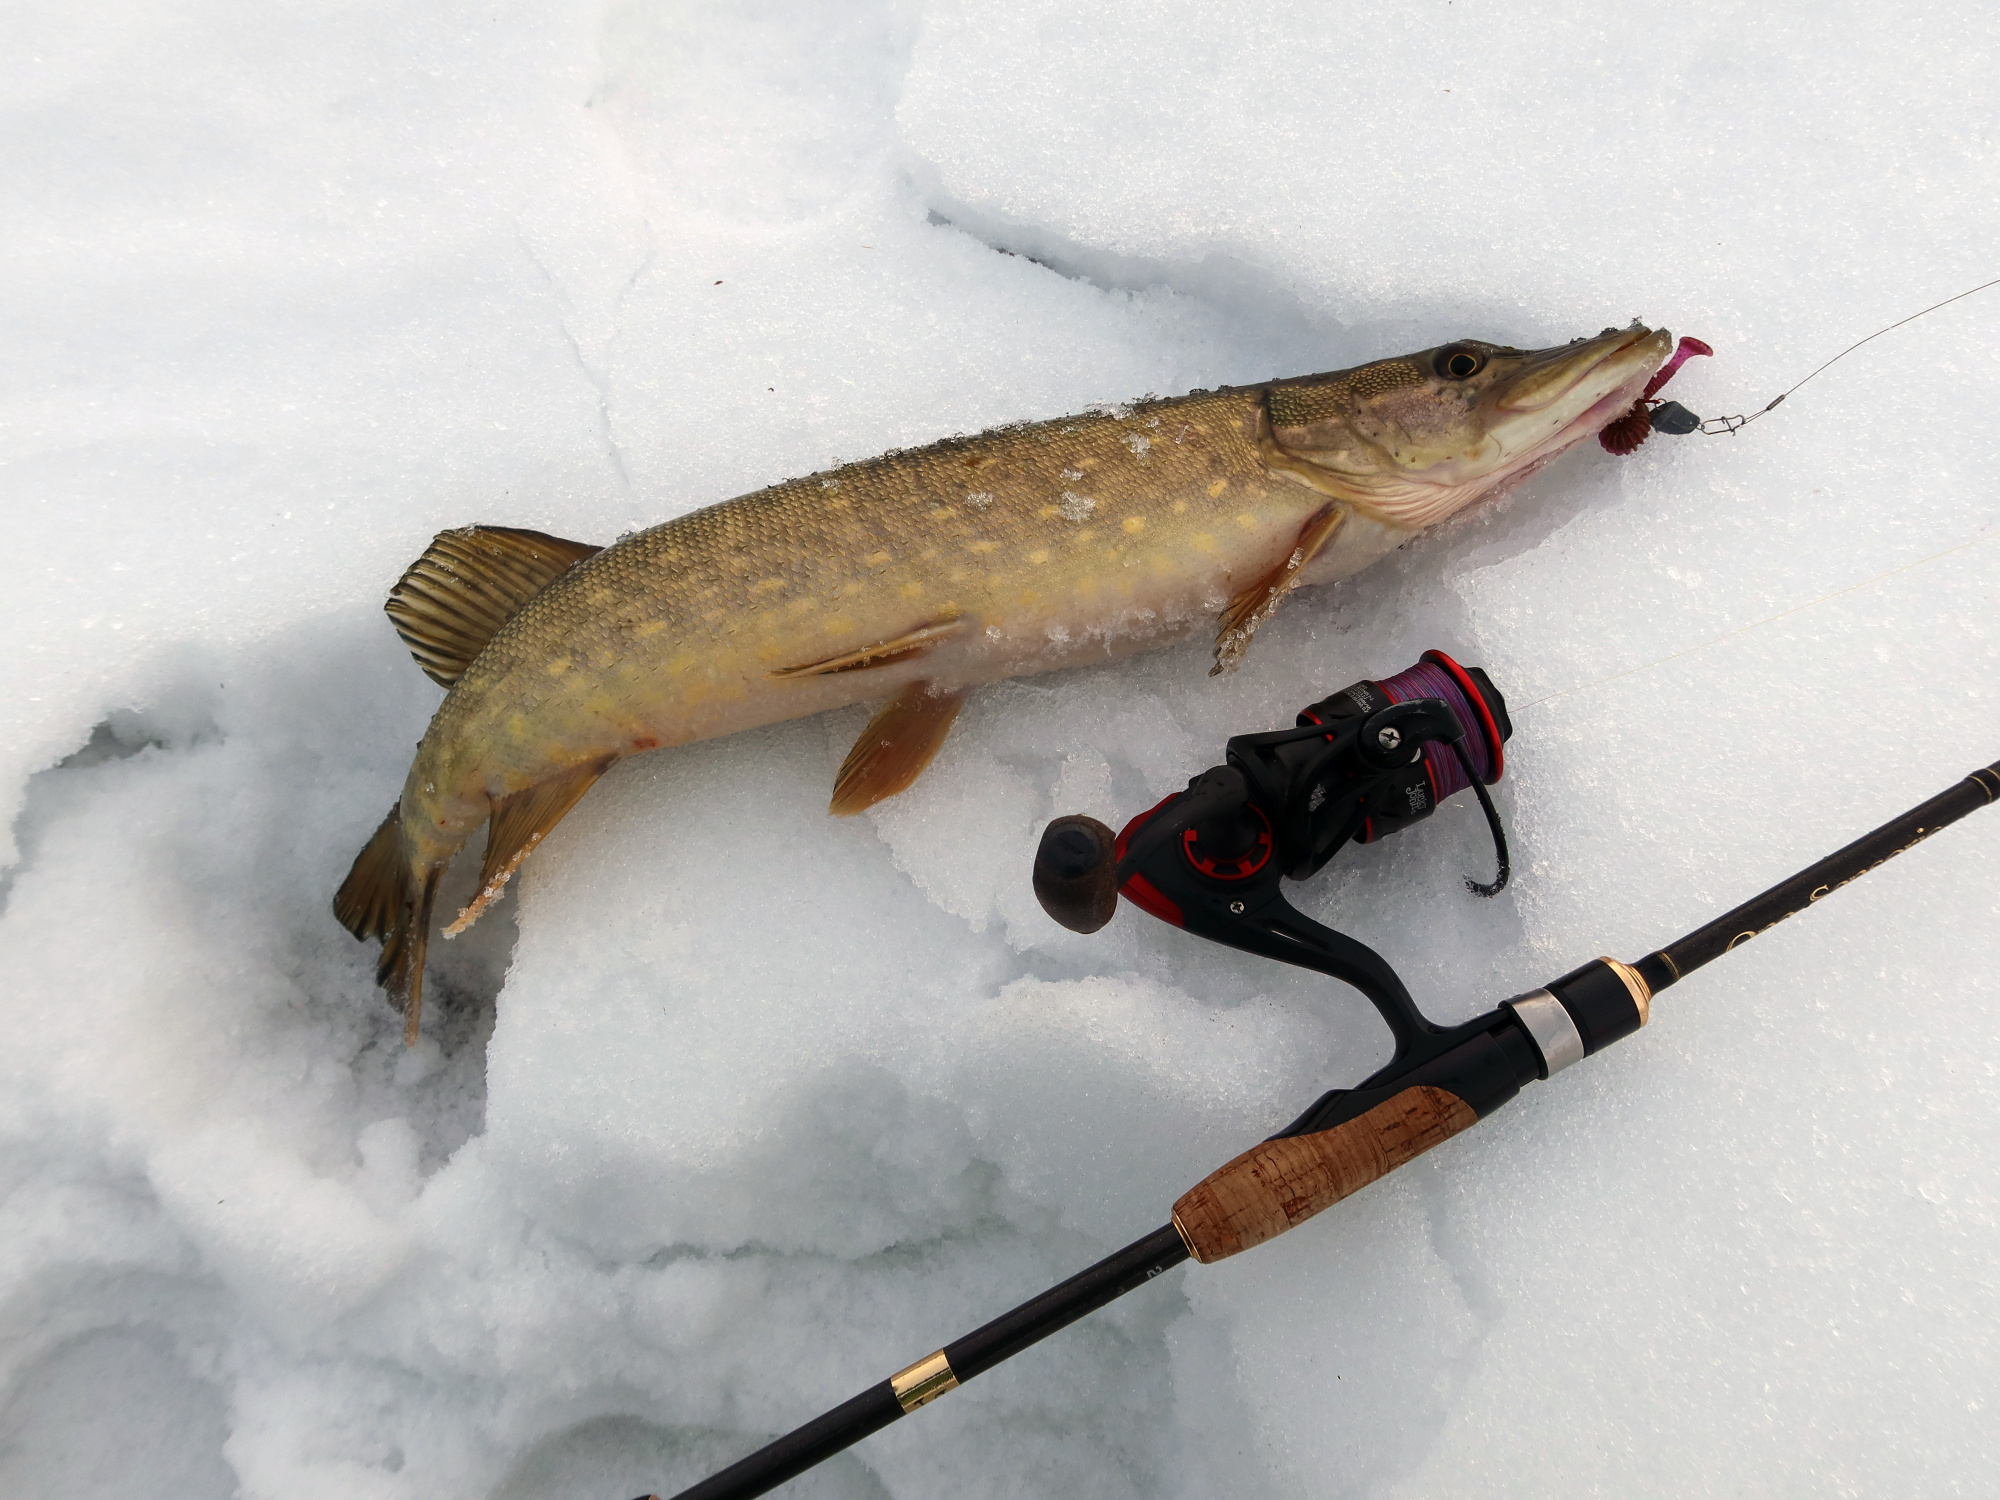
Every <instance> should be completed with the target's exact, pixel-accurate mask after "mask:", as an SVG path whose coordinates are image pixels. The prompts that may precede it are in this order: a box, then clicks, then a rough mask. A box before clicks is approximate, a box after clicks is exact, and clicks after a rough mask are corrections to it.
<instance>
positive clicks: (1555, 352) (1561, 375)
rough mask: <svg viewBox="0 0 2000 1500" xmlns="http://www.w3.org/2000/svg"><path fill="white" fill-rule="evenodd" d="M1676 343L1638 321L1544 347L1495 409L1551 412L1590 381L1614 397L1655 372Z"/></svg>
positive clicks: (1510, 384)
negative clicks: (1639, 376) (1641, 373)
mask: <svg viewBox="0 0 2000 1500" xmlns="http://www.w3.org/2000/svg"><path fill="white" fill-rule="evenodd" d="M1672 343H1673V338H1672V335H1670V334H1669V333H1668V332H1667V331H1666V330H1665V329H1664V328H1662V329H1657V330H1656V329H1651V328H1647V327H1645V326H1644V325H1642V324H1639V323H1634V324H1633V325H1632V326H1631V327H1630V328H1607V329H1605V331H1604V332H1602V333H1600V334H1599V335H1598V336H1597V337H1596V338H1594V339H1578V340H1577V341H1576V342H1575V343H1573V344H1564V345H1562V346H1561V347H1559V348H1555V349H1538V350H1536V351H1535V352H1534V353H1533V354H1531V355H1529V356H1528V358H1527V360H1526V361H1525V362H1524V363H1523V365H1522V368H1521V372H1520V373H1519V374H1518V375H1516V376H1515V377H1514V379H1512V380H1511V381H1509V382H1508V384H1507V388H1506V389H1505V390H1504V391H1502V392H1501V393H1500V396H1499V399H1498V400H1497V401H1495V403H1494V407H1495V409H1496V410H1498V411H1503V412H1521V413H1526V412H1537V411H1545V410H1547V409H1548V408H1549V407H1551V406H1554V405H1555V404H1556V403H1557V402H1558V401H1561V400H1562V399H1563V398H1564V397H1565V396H1569V395H1572V394H1573V393H1576V392H1577V391H1578V390H1579V388H1580V387H1583V386H1584V385H1586V383H1587V384H1588V385H1589V386H1590V387H1591V388H1592V389H1593V390H1595V391H1597V392H1598V393H1599V394H1600V397H1601V398H1608V397H1609V396H1610V395H1612V394H1614V393H1615V392H1617V391H1619V390H1622V389H1623V387H1624V386H1625V385H1626V383H1627V382H1628V381H1629V380H1630V379H1631V378H1632V377H1633V375H1634V374H1636V373H1638V372H1639V371H1640V370H1641V369H1642V368H1643V369H1644V370H1645V372H1646V373H1649V374H1650V373H1651V371H1652V369H1653V368H1654V366H1656V365H1658V364H1659V362H1660V361H1661V360H1663V359H1665V358H1666V357H1667V351H1668V349H1669V348H1670V347H1671V345H1672ZM1591 404H1592V405H1593V406H1594V405H1595V404H1596V403H1595V402H1592V403H1591Z"/></svg>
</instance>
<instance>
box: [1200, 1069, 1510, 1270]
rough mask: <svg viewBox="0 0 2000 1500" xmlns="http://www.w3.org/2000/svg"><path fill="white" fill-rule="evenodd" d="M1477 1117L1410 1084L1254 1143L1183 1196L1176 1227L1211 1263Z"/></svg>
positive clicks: (1437, 1092) (1447, 1096)
mask: <svg viewBox="0 0 2000 1500" xmlns="http://www.w3.org/2000/svg"><path fill="white" fill-rule="evenodd" d="M1478 1118H1479V1117H1478V1116H1477V1115H1475V1114H1474V1113H1473V1112H1472V1106H1471V1105H1469V1104H1467V1103H1466V1102H1465V1101H1464V1100H1463V1099H1461V1098H1459V1097H1458V1096H1457V1095H1456V1094H1452V1093H1448V1092H1447V1091H1445V1090H1444V1089H1440V1088H1432V1087H1430V1086H1429V1085H1424V1084H1419V1085H1416V1086H1413V1087H1411V1088H1407V1089H1404V1090H1403V1091H1402V1092H1401V1093H1400V1094H1397V1095H1396V1096H1395V1097H1393V1098H1391V1099H1385V1100H1384V1101H1383V1102H1382V1103H1380V1104H1378V1105H1376V1106H1375V1107H1374V1108H1373V1109H1371V1110H1369V1111H1368V1112H1367V1113H1366V1114H1364V1115H1358V1116H1356V1117H1355V1118H1354V1119H1352V1120H1349V1121H1347V1122H1346V1123H1345V1124H1342V1125H1336V1126H1334V1127H1333V1129H1331V1130H1321V1131H1316V1132H1315V1133H1313V1134H1312V1135H1295V1136H1287V1137H1285V1138H1284V1139H1282V1140H1275V1141H1265V1142H1264V1143H1263V1144H1262V1145H1261V1146H1253V1147H1252V1148H1251V1149H1250V1150H1248V1151H1245V1152H1244V1153H1243V1154H1242V1155H1241V1156H1239V1157H1237V1158H1236V1160H1234V1161H1232V1162H1230V1163H1229V1164H1228V1165H1227V1166H1225V1167H1223V1168H1221V1169H1220V1170H1218V1171H1215V1172H1212V1173H1210V1174H1209V1175H1208V1176H1207V1177H1205V1178H1203V1179H1202V1180H1201V1181H1200V1182H1199V1183H1197V1184H1196V1185H1195V1186H1194V1187H1192V1188H1190V1189H1189V1190H1188V1191H1187V1192H1186V1193H1184V1194H1182V1195H1181V1198H1180V1201H1179V1202H1177V1203H1176V1204H1174V1227H1175V1228H1176V1229H1178V1230H1179V1231H1180V1232H1181V1238H1182V1239H1183V1240H1185V1241H1186V1242H1187V1247H1188V1253H1189V1254H1190V1255H1192V1256H1193V1257H1194V1258H1195V1259H1196V1260H1198V1261H1200V1262H1201V1263H1202V1264H1204V1265H1207V1264H1209V1263H1210V1262H1213V1261H1218V1260H1221V1259H1223V1258H1224V1257H1225V1256H1230V1255H1235V1254H1236V1253H1237V1252H1238V1251H1242V1250H1248V1249H1250V1248H1251V1247H1252V1246H1255V1245H1261V1244H1263V1243H1264V1241H1266V1240H1269V1239H1275V1238H1277V1236H1279V1235H1281V1234H1283V1233H1284V1232H1285V1231H1286V1230H1287V1229H1290V1228H1292V1227H1294V1226H1295V1225H1298V1224H1303V1223H1304V1222H1305V1221H1306V1220H1307V1219H1310V1218H1311V1217H1312V1216H1313V1215H1314V1214H1316V1213H1318V1212H1320V1210H1322V1209H1326V1208H1331V1207H1332V1206H1333V1205H1334V1204H1336V1203H1338V1202H1339V1201H1340V1200H1341V1199H1342V1198H1345V1197H1347V1196H1348V1195H1349V1194H1350V1193H1356V1192H1359V1191H1360V1190H1361V1189H1362V1188H1365V1187H1366V1186H1368V1184H1369V1183H1371V1182H1373V1181H1375V1179H1376V1178H1378V1177H1387V1176H1388V1175H1389V1174H1390V1173H1391V1172H1393V1171H1395V1170H1396V1168H1398V1167H1400V1166H1403V1165H1405V1164H1407V1163H1409V1162H1412V1161H1415V1160H1416V1159H1417V1158H1418V1157H1419V1156H1422V1155H1423V1154H1424V1153H1425V1152H1426V1151H1428V1150H1430V1149H1431V1147H1433V1146H1436V1145H1441V1144H1442V1143H1443V1142H1445V1141H1448V1140H1450V1139H1451V1138H1452V1137H1453V1136H1455V1135H1457V1134H1458V1133H1459V1132H1460V1131H1461V1130H1464V1129H1466V1128H1468V1127H1469V1126H1471V1125H1472V1124H1473V1123H1474V1122H1475V1121H1476V1120H1477V1119H1478Z"/></svg>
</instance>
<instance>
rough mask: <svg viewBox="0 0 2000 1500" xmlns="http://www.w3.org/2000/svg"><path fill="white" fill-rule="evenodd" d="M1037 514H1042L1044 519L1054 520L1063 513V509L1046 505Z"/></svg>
mask: <svg viewBox="0 0 2000 1500" xmlns="http://www.w3.org/2000/svg"><path fill="white" fill-rule="evenodd" d="M1035 514H1036V515H1038V516H1040V517H1041V518H1042V519H1043V520H1044V521H1053V520H1054V519H1055V518H1056V517H1057V516H1059V515H1061V514H1062V510H1061V509H1060V508H1059V507H1057V506H1054V505H1044V506H1043V507H1042V508H1041V509H1040V510H1038V511H1036V512H1035Z"/></svg>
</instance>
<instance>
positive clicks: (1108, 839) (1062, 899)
mask: <svg viewBox="0 0 2000 1500" xmlns="http://www.w3.org/2000/svg"><path fill="white" fill-rule="evenodd" d="M1035 899H1036V900H1037V901H1039V902H1041V903H1042V910H1043V911H1045V912H1047V913H1048V914H1049V916H1050V917H1052V918H1053V919H1054V920H1055V921H1057V922H1059V923H1061V924H1062V925H1063V926H1064V927H1067V928H1068V929H1069V930H1070V931H1071V932H1084V933H1089V932H1095V931H1097V929H1098V928H1100V927H1102V926H1103V925H1104V924H1105V923H1107V922H1109V921H1110V920H1111V919H1112V917H1113V916H1115V915H1116V914H1117V911H1118V836H1117V835H1116V834H1114V833H1113V832H1112V831H1111V830H1110V829H1109V828H1106V827H1105V826H1104V825H1103V824H1102V823H1100V822H1098V821H1097V819H1095V818H1089V817H1085V816H1084V815H1083V814H1082V813H1071V814H1070V815H1069V816H1067V817H1062V818H1057V819H1056V820H1055V821H1054V822H1052V823H1051V824H1049V826H1048V827H1047V828H1044V829H1043V830H1042V843H1041V847H1040V848H1038V849H1037V850H1036V851H1035Z"/></svg>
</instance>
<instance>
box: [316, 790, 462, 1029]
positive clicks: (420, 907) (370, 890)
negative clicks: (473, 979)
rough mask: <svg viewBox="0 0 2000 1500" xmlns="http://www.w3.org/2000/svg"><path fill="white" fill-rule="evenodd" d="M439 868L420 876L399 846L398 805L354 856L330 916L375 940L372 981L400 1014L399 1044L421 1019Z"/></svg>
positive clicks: (351, 930) (400, 821) (399, 820)
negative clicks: (379, 943)
mask: <svg viewBox="0 0 2000 1500" xmlns="http://www.w3.org/2000/svg"><path fill="white" fill-rule="evenodd" d="M443 873H444V870H443V867H442V866H433V867H432V868H430V869H427V870H424V871H422V872H419V871H418V870H417V868H416V866H415V865H414V864H413V863H412V862H411V859H410V856H409V852H408V850H407V849H405V848H404V845H403V830H402V804H401V803H398V804H397V805H396V806H394V807H392V808H390V809H389V816H388V817H386V818H384V819H383V820H382V826H381V827H380V828H377V829H376V830H375V836H374V837H373V838H371V839H369V841H368V843H367V846H366V847H365V848H363V849H362V851H361V853H360V854H358V855H356V856H355V860H354V868H353V869H351V870H349V871H348V872H347V879H345V880H343V881H342V882H341V883H340V890H339V891H338V892H337V893H336V894H335V896H334V898H333V914H334V916H335V917H337V918H338V919H339V920H340V925H341V926H343V927H345V928H346V929H347V930H348V931H349V932H351V933H353V934H354V935H355V936H356V937H358V938H361V939H363V940H364V941H365V940H367V939H368V938H380V939H381V940H382V956H381V958H380V959H379V960H378V961H377V962H376V965H375V982H376V983H377V984H379V985H381V986H382V988H383V989H385V990H387V991H388V992H389V997H390V998H391V999H392V1000H395V1001H397V1002H398V1003H399V1004H400V1006H401V1007H402V1011H403V1041H404V1042H405V1044H406V1045H409V1046H412V1047H414V1046H415V1045H416V1044H417V1023H418V1022H419V1020H421V1019H422V1015H423V994H424V951H425V949H426V948H427V947H428V946H429V944H430V926H431V908H432V907H433V906H434V905H435V904H436V901H437V887H438V877H439V876H440V875H442V874H443Z"/></svg>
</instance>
